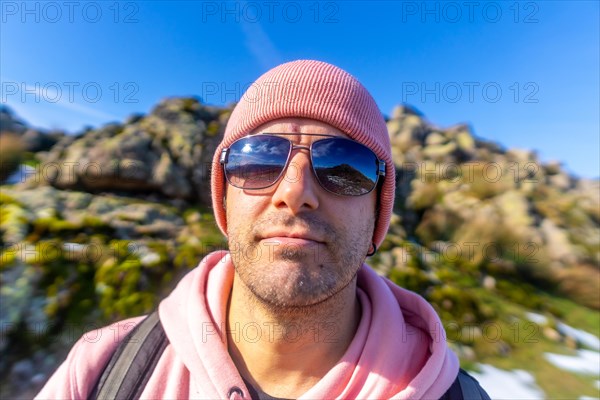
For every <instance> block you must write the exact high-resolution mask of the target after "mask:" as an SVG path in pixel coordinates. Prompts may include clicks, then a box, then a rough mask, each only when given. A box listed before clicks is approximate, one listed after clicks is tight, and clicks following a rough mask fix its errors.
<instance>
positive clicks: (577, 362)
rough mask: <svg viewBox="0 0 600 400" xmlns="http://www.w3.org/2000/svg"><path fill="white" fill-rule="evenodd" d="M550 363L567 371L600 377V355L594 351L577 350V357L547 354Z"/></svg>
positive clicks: (545, 355)
mask: <svg viewBox="0 0 600 400" xmlns="http://www.w3.org/2000/svg"><path fill="white" fill-rule="evenodd" d="M544 357H546V360H548V361H550V363H552V364H554V365H555V366H557V367H558V368H560V369H563V370H565V371H570V372H575V373H579V374H586V375H600V353H598V352H597V351H592V350H577V355H574V356H569V355H565V354H554V353H545V354H544Z"/></svg>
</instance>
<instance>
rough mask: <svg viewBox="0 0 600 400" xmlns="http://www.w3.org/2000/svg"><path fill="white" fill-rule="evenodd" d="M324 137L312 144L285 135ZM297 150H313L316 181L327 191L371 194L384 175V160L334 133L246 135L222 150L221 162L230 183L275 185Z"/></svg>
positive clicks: (260, 186)
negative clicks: (300, 142) (295, 140)
mask: <svg viewBox="0 0 600 400" xmlns="http://www.w3.org/2000/svg"><path fill="white" fill-rule="evenodd" d="M298 135H304V136H323V137H325V139H320V140H316V141H314V142H312V143H311V145H310V147H308V146H301V145H296V144H294V143H293V142H292V141H291V140H290V139H288V138H286V137H282V136H298ZM294 149H306V150H308V151H309V152H310V162H311V166H312V170H313V172H314V174H315V177H316V178H317V181H318V182H319V184H320V185H321V187H323V189H325V190H327V191H328V192H331V193H334V194H337V195H340V196H362V195H365V194H367V193H370V192H371V191H372V190H373V189H375V187H377V182H378V180H379V177H380V176H382V177H383V176H385V161H383V160H380V159H379V158H377V155H376V154H375V153H374V152H373V151H372V150H371V149H369V148H368V147H367V146H365V145H363V144H361V143H359V142H356V141H354V140H351V139H346V138H342V137H338V136H332V135H321V134H306V133H302V134H298V133H277V134H259V135H253V136H247V137H244V138H241V139H238V140H236V141H235V142H233V143H232V144H231V146H229V147H228V148H225V149H223V150H222V152H221V157H220V160H219V161H220V163H221V165H223V170H224V172H225V177H226V179H227V182H229V184H231V185H233V186H235V187H237V188H240V189H244V190H255V189H264V188H267V187H269V186H272V185H274V184H275V183H276V182H277V181H279V179H280V178H281V176H282V175H283V174H284V171H285V170H286V168H287V166H288V164H289V162H290V159H291V158H292V151H293V150H294Z"/></svg>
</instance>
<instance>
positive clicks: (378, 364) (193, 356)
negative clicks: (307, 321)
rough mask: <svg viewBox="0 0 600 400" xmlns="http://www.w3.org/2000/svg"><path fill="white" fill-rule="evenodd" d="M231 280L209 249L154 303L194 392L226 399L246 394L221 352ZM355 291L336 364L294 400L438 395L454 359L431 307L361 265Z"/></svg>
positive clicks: (223, 258)
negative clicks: (355, 312) (356, 312)
mask: <svg viewBox="0 0 600 400" xmlns="http://www.w3.org/2000/svg"><path fill="white" fill-rule="evenodd" d="M233 279H234V267H233V264H232V262H231V258H230V256H229V253H228V252H225V251H218V252H214V253H211V254H209V255H208V256H206V257H205V258H204V259H203V260H202V261H201V262H200V265H199V266H198V267H197V268H195V269H194V270H193V271H191V272H190V273H189V274H187V275H186V276H185V277H184V278H183V279H182V280H181V282H180V283H179V284H178V286H177V288H176V289H175V290H174V291H173V292H172V293H171V294H170V295H169V297H167V298H166V299H165V300H163V301H162V302H161V304H160V307H159V315H160V319H161V321H162V323H163V326H164V329H165V333H166V335H167V337H168V338H169V341H170V343H171V345H172V346H173V349H174V350H175V352H176V354H177V356H178V357H179V358H180V359H181V361H182V362H183V363H184V364H185V366H186V367H187V369H188V370H189V371H190V376H191V381H192V382H193V386H194V388H193V390H192V392H191V393H190V394H191V395H193V396H194V397H196V396H197V397H199V398H227V397H230V398H232V397H231V393H234V394H235V395H236V396H237V395H238V394H242V395H243V397H244V398H246V399H249V398H250V395H249V393H248V390H247V388H246V386H245V385H244V382H243V380H242V378H241V376H240V374H239V373H238V371H237V368H236V367H235V365H234V363H233V361H232V359H231V357H230V356H229V353H228V350H227V336H226V332H225V328H226V311H227V301H228V298H229V293H230V292H231V288H232V284H233ZM357 296H358V298H359V301H360V304H361V307H362V315H361V319H360V323H359V326H358V329H357V332H356V335H355V337H354V339H353V340H352V342H351V343H350V346H349V347H348V349H347V350H346V352H345V354H344V355H343V357H342V358H341V359H340V360H339V361H338V363H337V364H336V365H335V366H334V367H333V368H332V369H331V370H330V371H329V372H328V373H327V374H326V375H325V376H324V377H323V378H322V379H321V380H320V381H319V382H318V383H317V384H316V385H315V386H314V387H313V388H311V389H310V390H309V391H307V392H306V393H305V394H304V395H303V396H301V397H300V398H306V399H316V398H328V399H333V398H394V399H439V398H440V397H441V396H442V395H443V394H444V393H445V392H446V390H447V389H448V388H449V387H450V386H451V385H452V383H453V381H454V379H455V378H456V376H457V374H458V369H459V364H458V359H457V358H456V356H455V355H454V353H453V352H452V351H451V350H450V349H449V348H448V346H447V344H446V334H445V331H444V328H443V326H442V323H441V321H440V319H439V317H438V316H437V314H436V312H435V310H434V309H433V308H432V307H431V305H430V304H429V303H427V302H426V301H425V300H424V299H423V298H422V297H420V296H419V295H417V294H415V293H413V292H410V291H408V290H405V289H402V288H400V287H398V286H396V285H395V284H394V283H392V282H391V281H389V280H387V279H385V278H382V277H380V276H379V275H377V274H376V273H375V272H374V271H373V270H372V269H371V268H370V267H369V266H367V265H366V264H364V265H363V266H362V268H361V269H360V270H359V272H358V281H357ZM234 388H238V389H239V390H233V389H234ZM232 390H233V391H232ZM240 392H242V393H240Z"/></svg>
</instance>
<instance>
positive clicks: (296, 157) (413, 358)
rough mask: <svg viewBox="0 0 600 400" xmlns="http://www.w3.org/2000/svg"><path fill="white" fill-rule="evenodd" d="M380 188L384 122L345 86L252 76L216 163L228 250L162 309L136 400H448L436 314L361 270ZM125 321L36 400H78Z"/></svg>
mask: <svg viewBox="0 0 600 400" xmlns="http://www.w3.org/2000/svg"><path fill="white" fill-rule="evenodd" d="M394 189H395V177H394V164H393V161H392V158H391V148H390V142H389V137H388V133H387V129H386V125H385V122H384V120H383V118H382V116H381V113H380V112H379V110H378V108H377V105H376V104H375V101H374V100H373V98H372V97H371V95H370V94H369V93H368V92H367V91H366V89H365V88H364V87H363V86H362V85H361V84H360V83H359V82H358V81H357V80H356V79H355V78H354V77H352V76H351V75H349V74H348V73H347V72H345V71H343V70H341V69H339V68H337V67H335V66H333V65H330V64H327V63H323V62H318V61H310V60H300V61H294V62H290V63H286V64H283V65H280V66H278V67H276V68H274V69H272V70H270V71H268V72H267V73H266V74H264V75H263V76H261V77H260V78H259V79H258V80H257V81H256V82H255V83H254V84H253V85H252V86H251V87H250V88H249V89H248V91H247V92H246V94H245V95H244V96H243V97H242V99H241V101H240V103H239V104H238V105H237V106H236V108H235V110H234V111H233V113H232V115H231V118H230V120H229V122H228V124H227V128H226V131H225V135H224V139H223V141H222V143H221V144H220V146H219V147H218V148H217V151H216V153H215V156H214V165H213V174H212V198H213V207H214V211H215V216H216V220H217V223H218V225H219V227H220V228H221V230H222V231H223V233H224V234H225V235H226V236H227V237H228V243H229V250H230V252H229V253H227V252H215V253H212V254H210V255H208V256H207V257H206V258H205V259H204V260H202V262H201V263H200V265H199V266H198V267H197V268H196V269H195V270H193V271H192V272H190V273H189V274H188V275H187V276H186V277H184V278H183V280H182V281H181V282H180V283H179V285H178V287H177V288H176V289H175V290H174V291H173V293H172V294H171V295H170V296H169V297H168V298H166V299H165V300H163V301H162V302H161V304H160V307H159V312H158V316H159V318H160V322H161V324H162V327H163V328H164V333H165V334H166V338H167V339H168V344H166V347H165V348H164V350H162V349H161V351H160V352H158V353H157V355H156V357H157V361H156V365H155V366H153V369H151V371H150V372H148V373H147V374H146V375H148V378H147V382H146V383H145V384H144V385H143V386H142V388H141V389H140V390H141V398H153V399H156V398H194V399H196V398H198V399H199V398H210V399H217V398H228V399H234V398H238V399H241V398H244V399H251V398H252V399H254V398H260V399H273V398H287V399H291V398H306V399H332V398H369V399H374V398H377V399H380V398H399V399H407V398H411V399H420V398H426V399H439V398H442V397H443V396H446V397H444V398H450V397H452V396H450V397H448V396H449V394H448V393H450V392H449V389H451V387H455V386H453V383H454V382H455V380H456V377H457V374H458V372H459V366H458V361H457V358H456V356H455V355H454V354H453V353H452V352H451V351H450V350H449V349H448V348H447V346H446V341H445V334H444V332H443V329H442V325H441V322H440V320H439V318H438V317H437V315H436V314H435V312H434V310H433V309H432V307H431V306H430V305H429V304H428V303H426V302H425V300H423V299H422V298H421V297H419V296H418V295H416V294H414V293H411V292H408V291H406V290H404V289H401V288H399V287H397V286H395V285H394V284H393V283H391V282H390V281H388V280H386V279H384V278H381V277H379V276H378V275H377V274H375V273H374V272H373V271H372V270H371V269H370V268H369V267H368V266H366V265H365V264H364V261H365V258H366V257H367V255H372V254H374V253H375V251H376V248H377V246H378V245H379V244H381V242H382V241H383V239H384V237H385V234H386V232H387V229H388V227H389V223H390V217H391V213H392V207H393V199H394ZM139 321H140V318H137V319H132V320H129V321H124V322H122V323H120V324H117V325H116V326H113V327H111V329H112V330H111V331H110V333H104V334H100V335H98V334H96V335H95V336H94V337H98V336H99V337H100V338H99V339H98V340H97V342H95V343H90V342H89V341H86V340H84V339H82V340H80V341H79V342H78V343H77V344H76V345H75V347H74V348H73V350H72V351H71V353H70V354H69V357H68V359H67V361H65V363H64V364H63V365H62V366H61V367H60V368H59V370H58V371H57V372H56V374H55V375H54V376H53V377H52V379H51V380H50V382H49V383H48V384H47V385H46V387H44V389H43V390H42V392H41V393H40V394H39V395H38V398H40V399H46V398H85V397H88V396H89V395H90V393H92V391H93V390H94V387H95V386H96V384H97V383H98V381H99V379H100V378H99V377H100V375H101V374H102V371H103V369H104V368H105V365H106V364H107V363H108V362H109V359H110V358H111V356H112V355H113V353H114V352H115V349H116V348H117V345H118V344H119V342H123V341H124V339H123V338H124V337H125V335H121V334H118V335H116V334H115V332H117V333H118V332H122V331H124V330H125V328H130V327H131V326H132V325H137V324H138V323H139ZM104 331H105V332H106V329H105V330H104ZM115 339H116V340H115ZM477 390H480V389H479V388H478V386H477ZM481 395H482V396H483V394H481ZM479 398H480V397H479Z"/></svg>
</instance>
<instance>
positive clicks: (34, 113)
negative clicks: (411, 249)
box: [0, 0, 600, 177]
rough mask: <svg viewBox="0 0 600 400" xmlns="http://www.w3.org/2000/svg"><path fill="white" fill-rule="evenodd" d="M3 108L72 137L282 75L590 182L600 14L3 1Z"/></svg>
mask: <svg viewBox="0 0 600 400" xmlns="http://www.w3.org/2000/svg"><path fill="white" fill-rule="evenodd" d="M0 7H1V11H2V16H1V18H2V24H1V28H0V29H1V31H0V34H1V40H0V78H1V80H2V88H1V89H2V92H1V97H2V99H1V101H2V103H5V104H8V105H9V106H10V107H11V108H13V109H14V110H15V111H16V112H17V114H18V115H19V116H21V117H22V118H23V119H25V120H26V121H27V122H29V123H30V124H32V125H35V126H38V127H43V128H62V129H67V130H69V131H71V132H76V131H78V130H80V129H81V128H82V127H83V126H85V125H91V126H99V125H102V124H104V123H107V122H109V121H114V120H118V121H121V120H123V119H124V118H126V117H127V116H128V115H130V114H132V113H147V112H149V111H150V110H151V108H152V107H153V106H154V105H155V104H156V103H157V102H158V101H160V99H162V98H164V97H167V96H185V95H193V96H199V97H201V98H203V99H204V100H205V101H206V102H208V103H211V104H216V105H225V104H228V103H230V102H232V101H234V100H236V99H237V98H239V97H240V96H241V94H242V91H243V89H244V88H245V87H247V86H248V85H249V84H250V83H251V82H252V81H253V80H254V79H256V78H257V77H258V76H260V75H261V74H262V73H263V72H265V71H266V70H267V69H269V68H270V67H273V66H275V65H277V64H279V63H281V62H285V61H289V60H294V59H300V58H313V59H321V60H324V61H328V62H331V63H333V64H336V65H338V66H340V67H342V68H344V69H346V70H348V71H349V72H350V73H352V74H353V75H354V76H356V77H357V78H358V79H359V80H360V81H361V82H362V83H363V84H364V85H365V86H366V87H367V88H368V89H369V90H370V91H371V93H372V94H373V97H374V98H375V100H376V101H377V103H378V105H379V107H380V109H381V110H382V112H383V113H384V114H387V115H390V114H391V113H392V110H393V107H394V106H395V105H397V104H400V103H408V104H410V105H412V106H414V107H416V108H417V109H418V110H420V111H421V112H422V113H423V114H424V115H425V117H426V118H427V119H428V120H429V121H430V122H432V123H434V124H436V125H439V126H442V127H447V126H451V125H454V124H456V123H462V122H464V123H468V124H470V125H471V127H472V129H473V131H474V133H475V134H476V135H478V136H480V137H482V138H485V139H489V140H493V141H496V142H499V143H501V144H502V145H504V146H506V147H509V148H513V147H517V148H527V149H535V150H536V151H537V152H538V154H539V156H540V158H541V159H542V161H549V160H559V161H563V162H564V165H565V166H566V168H567V170H569V171H570V172H572V173H574V174H577V175H579V176H585V177H598V176H599V175H600V172H599V171H600V111H599V110H600V61H599V59H600V50H599V49H600V28H599V21H600V7H599V2H598V1H429V2H422V1H398V2H392V1H371V2H367V1H320V2H317V1H310V0H308V1H247V2H218V1H203V2H200V1H181V2H179V1H170V2H166V1H142V2H133V1H119V2H117V1H73V2H62V1H56V2H53V1H50V2H38V1H28V2H22V1H3V2H2V3H0Z"/></svg>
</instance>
